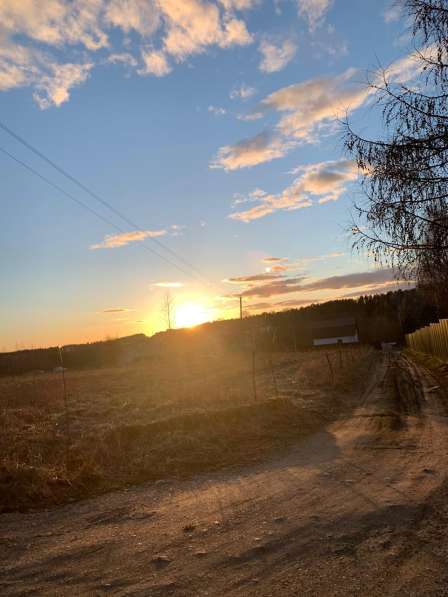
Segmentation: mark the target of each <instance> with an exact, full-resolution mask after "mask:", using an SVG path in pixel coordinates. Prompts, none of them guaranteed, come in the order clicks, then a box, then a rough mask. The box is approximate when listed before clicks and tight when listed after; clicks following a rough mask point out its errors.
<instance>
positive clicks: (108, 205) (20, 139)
mask: <svg viewBox="0 0 448 597" xmlns="http://www.w3.org/2000/svg"><path fill="white" fill-rule="evenodd" d="M0 128H1V129H2V130H4V131H5V132H6V133H8V134H9V135H10V136H11V137H13V138H14V139H15V140H16V141H18V142H19V143H21V144H22V145H23V146H24V147H26V148H27V149H29V150H30V151H32V152H33V153H34V154H35V155H37V156H38V157H39V158H41V159H42V160H44V161H45V162H46V163H47V164H49V165H50V166H51V167H52V168H54V169H55V170H56V171H57V172H59V173H60V174H61V175H62V176H64V177H66V178H67V179H68V180H70V181H71V182H72V183H74V184H75V185H77V186H78V187H79V188H80V189H82V190H83V191H84V192H85V193H87V194H88V195H90V196H91V197H92V198H93V199H95V200H96V201H98V202H99V203H101V204H102V205H103V206H104V207H106V208H107V209H109V210H110V211H111V212H112V213H114V214H115V215H116V216H117V217H119V218H120V219H121V220H123V221H124V222H126V224H128V225H129V226H132V228H133V229H134V231H136V232H141V233H143V234H146V232H147V231H146V230H144V229H142V228H141V227H140V226H139V225H138V224H136V223H135V222H133V221H132V220H131V219H130V218H128V217H127V216H126V215H125V214H123V213H122V212H121V211H120V210H118V209H117V208H115V207H114V206H113V205H112V204H111V203H109V201H106V200H105V199H104V198H102V197H100V196H99V195H98V194H97V193H95V192H94V191H92V190H91V189H90V188H89V187H87V186H86V185H85V184H84V183H83V182H81V181H80V180H79V179H78V178H76V177H75V176H73V175H72V174H70V173H69V172H67V171H66V170H65V169H64V168H62V167H61V166H59V165H58V164H56V163H55V162H54V161H53V160H52V159H50V158H49V157H48V156H46V155H45V154H44V153H43V152H42V151H40V150H39V149H37V148H36V147H34V146H33V145H32V144H31V143H29V142H28V141H27V140H26V139H24V138H23V137H21V136H20V135H19V134H18V133H16V132H15V131H13V130H12V129H11V128H10V127H8V126H7V125H6V124H5V123H4V122H2V121H1V120H0ZM16 161H17V160H16ZM22 165H23V164H22ZM123 232H125V231H123ZM147 238H149V240H150V241H152V242H153V243H155V244H157V245H158V246H159V247H160V248H162V249H163V250H165V251H167V252H168V253H170V254H171V255H172V256H173V257H175V258H176V259H177V260H178V261H179V262H181V263H183V264H184V265H185V266H187V267H188V268H189V269H191V270H192V271H193V272H194V273H195V274H194V275H195V276H196V277H198V276H200V278H201V280H202V282H203V283H204V282H205V283H206V284H207V285H209V284H210V281H209V280H207V278H206V277H204V274H203V273H202V272H201V271H200V270H199V269H198V268H196V267H195V266H194V265H193V264H191V263H189V262H188V261H187V260H186V259H184V258H183V257H182V256H181V255H178V254H177V252H176V251H174V250H173V249H171V248H170V247H168V246H167V245H165V244H164V243H162V242H161V241H160V240H159V239H157V238H155V237H150V236H148V237H147ZM144 246H147V245H144ZM155 254H157V253H155ZM159 257H160V255H159ZM189 275H190V274H189ZM212 284H214V283H212Z"/></svg>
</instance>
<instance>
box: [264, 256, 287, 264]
mask: <svg viewBox="0 0 448 597" xmlns="http://www.w3.org/2000/svg"><path fill="white" fill-rule="evenodd" d="M261 261H262V263H279V262H281V261H288V258H287V257H263V259H262V260H261Z"/></svg>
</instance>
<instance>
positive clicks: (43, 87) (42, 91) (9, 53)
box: [0, 36, 93, 109]
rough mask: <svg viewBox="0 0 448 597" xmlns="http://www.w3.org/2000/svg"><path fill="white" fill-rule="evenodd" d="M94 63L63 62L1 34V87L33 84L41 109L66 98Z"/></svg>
mask: <svg viewBox="0 0 448 597" xmlns="http://www.w3.org/2000/svg"><path fill="white" fill-rule="evenodd" d="M92 67H93V64H92V63H84V64H71V63H66V64H60V63H58V62H56V61H54V60H53V59H52V58H51V57H50V56H49V55H48V54H46V53H45V52H42V51H40V50H36V49H33V48H28V47H25V46H22V45H19V44H15V43H14V42H12V41H11V40H9V39H6V38H4V37H1V36H0V90H1V91H7V90H9V89H14V88H16V87H23V86H25V85H32V86H33V87H34V92H33V97H34V99H35V101H36V102H37V104H38V105H39V107H40V108H42V109H45V108H48V107H50V106H60V105H61V104H63V103H64V102H66V101H67V100H68V99H69V97H70V90H71V89H72V88H73V87H74V86H76V85H80V84H81V83H84V81H86V80H87V78H88V77H89V74H90V71H91V69H92Z"/></svg>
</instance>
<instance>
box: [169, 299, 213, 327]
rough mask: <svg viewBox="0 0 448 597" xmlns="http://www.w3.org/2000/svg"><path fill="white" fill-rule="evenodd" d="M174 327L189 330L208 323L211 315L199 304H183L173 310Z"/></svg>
mask: <svg viewBox="0 0 448 597" xmlns="http://www.w3.org/2000/svg"><path fill="white" fill-rule="evenodd" d="M175 318H176V327H178V328H191V327H194V326H195V325H200V324H201V323H205V322H207V321H210V320H211V318H212V314H211V312H210V310H209V309H208V308H207V307H204V305H201V304H200V303H195V302H188V303H183V304H181V305H179V306H178V307H176V309H175Z"/></svg>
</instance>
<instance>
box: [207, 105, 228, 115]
mask: <svg viewBox="0 0 448 597" xmlns="http://www.w3.org/2000/svg"><path fill="white" fill-rule="evenodd" d="M208 111H209V112H211V113H212V114H214V115H215V116H225V115H226V114H227V110H226V109H225V108H221V107H219V106H209V107H208Z"/></svg>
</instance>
